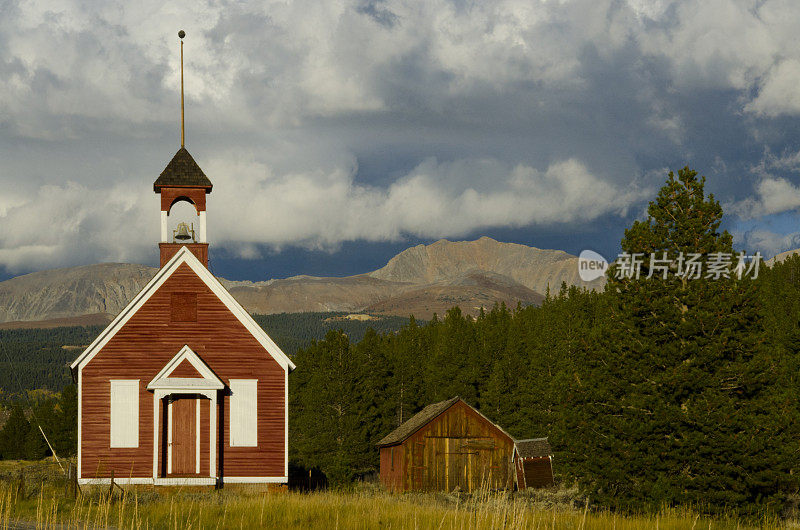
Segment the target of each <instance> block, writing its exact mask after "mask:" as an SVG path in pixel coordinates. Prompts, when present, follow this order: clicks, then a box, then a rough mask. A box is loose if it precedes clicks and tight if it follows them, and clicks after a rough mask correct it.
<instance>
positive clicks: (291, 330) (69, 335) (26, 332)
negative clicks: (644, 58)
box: [0, 313, 408, 395]
mask: <svg viewBox="0 0 800 530" xmlns="http://www.w3.org/2000/svg"><path fill="white" fill-rule="evenodd" d="M346 316H347V314H346V313H280V314H274V315H254V319H255V320H256V322H257V323H258V324H259V325H260V326H261V327H262V328H264V329H265V330H267V333H269V335H270V337H272V339H273V340H274V341H275V342H276V343H277V344H278V345H279V346H280V347H281V349H283V351H284V352H286V353H287V354H288V355H294V353H295V352H296V351H297V350H298V349H299V348H303V347H306V346H308V345H309V344H311V341H312V340H314V339H322V338H323V337H325V333H327V332H328V331H329V330H331V329H340V330H342V331H343V332H344V333H346V334H347V335H348V336H349V337H350V338H351V340H356V341H357V340H361V338H362V337H363V336H364V333H365V332H366V331H367V329H370V328H372V329H374V330H377V331H379V332H392V331H396V330H398V329H400V328H401V327H402V326H403V325H404V324H406V323H407V322H408V319H407V318H401V317H373V319H372V320H364V321H361V320H350V319H348V318H346ZM102 330H103V328H102V327H101V326H88V327H81V326H74V327H62V328H50V329H12V330H0V392H2V393H3V394H6V395H9V394H11V395H16V394H19V393H20V392H21V391H28V390H34V389H45V390H50V391H60V390H61V389H62V388H63V387H64V385H67V384H69V383H70V382H71V381H72V379H71V376H70V373H69V364H70V363H71V362H72V361H73V360H74V359H75V358H76V357H77V356H78V355H79V354H80V352H81V351H82V350H83V348H84V347H86V346H88V345H89V343H90V342H92V341H93V340H94V338H95V337H96V336H97V335H98V334H99V333H100V332H101V331H102Z"/></svg>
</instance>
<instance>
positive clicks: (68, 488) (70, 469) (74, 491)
mask: <svg viewBox="0 0 800 530" xmlns="http://www.w3.org/2000/svg"><path fill="white" fill-rule="evenodd" d="M66 479H67V480H66V481H65V482H64V497H70V496H71V497H72V498H73V499H77V498H78V469H77V468H76V466H75V464H73V463H72V462H70V463H69V464H68V465H67V469H66Z"/></svg>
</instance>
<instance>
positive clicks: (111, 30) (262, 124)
mask: <svg viewBox="0 0 800 530" xmlns="http://www.w3.org/2000/svg"><path fill="white" fill-rule="evenodd" d="M798 20H800V4H797V3H796V2H792V1H790V0H767V1H764V2H759V3H757V4H755V5H754V4H753V3H752V2H746V1H744V0H682V1H670V0H658V1H647V2H645V1H642V0H628V1H627V2H619V1H616V0H569V1H559V2H554V1H545V0H541V1H536V0H534V1H531V0H499V1H497V2H455V1H450V0H430V1H425V2H412V1H408V0H385V1H380V0H332V1H324V2H322V1H318V0H317V1H312V0H299V1H294V2H277V1H275V2H249V1H243V2H234V3H231V2H225V1H221V0H211V1H208V2H204V3H197V2H189V1H188V0H179V1H174V2H163V1H158V2H157V1H153V0H145V1H144V2H137V3H135V4H131V3H124V2H119V1H117V0H110V1H103V2H100V1H98V0H90V1H88V2H87V1H77V0H64V1H60V2H48V1H42V0H31V1H25V2H22V1H14V0H10V1H7V2H5V3H3V4H2V6H0V187H2V188H3V189H6V190H11V191H8V192H4V193H2V194H0V265H6V266H7V267H10V268H12V269H14V270H23V269H25V268H41V267H45V266H53V265H61V264H64V265H66V264H74V263H80V262H91V261H97V260H108V259H113V260H142V259H146V257H148V256H151V255H152V252H151V250H150V249H151V248H152V245H153V244H154V241H155V237H156V233H155V231H156V230H157V223H156V221H157V217H156V216H155V213H156V208H157V206H155V204H156V202H155V198H154V197H153V196H152V192H151V191H150V188H149V184H150V182H152V180H153V179H154V178H155V176H156V175H157V172H158V171H159V170H160V168H161V167H163V165H164V164H165V163H166V162H167V159H164V160H160V159H159V158H160V157H161V156H162V152H163V151H160V150H157V149H156V148H157V147H159V146H160V145H161V144H163V143H164V142H172V141H175V143H176V144H177V142H176V140H177V134H176V132H177V123H178V105H177V91H178V86H179V77H178V71H179V58H178V42H177V38H176V32H177V30H178V29H180V28H183V29H185V30H186V31H187V38H186V72H187V78H186V94H187V129H188V130H187V137H188V139H189V142H188V143H189V146H190V149H191V150H192V152H193V154H194V155H195V156H196V157H197V158H198V161H199V162H200V163H201V166H202V167H203V168H204V169H205V170H206V173H207V174H208V175H209V176H210V177H211V179H212V181H213V182H214V183H215V189H214V194H213V195H212V196H211V197H210V203H209V223H210V226H209V234H210V236H211V238H212V240H214V242H215V244H218V245H220V246H226V247H227V248H230V249H235V250H236V251H237V252H238V253H239V255H241V256H243V257H250V258H252V257H257V256H258V255H259V248H260V247H261V246H263V245H270V246H272V247H276V248H279V247H283V246H287V245H302V246H305V247H309V248H333V247H335V246H336V245H338V244H340V243H341V242H343V241H348V240H367V241H386V240H397V239H399V238H402V237H404V236H405V235H413V236H416V237H421V238H438V237H460V236H465V235H468V234H470V233H473V232H474V231H476V230H480V229H482V228H485V227H525V226H537V227H541V226H550V225H554V224H559V223H578V222H582V221H583V222H590V221H592V220H594V219H597V218H599V217H601V216H605V215H608V214H613V215H618V216H620V218H622V217H626V216H628V215H629V212H628V210H629V209H630V208H635V209H636V211H638V209H639V208H641V205H642V202H643V201H644V200H645V199H646V198H649V197H650V196H651V195H650V194H652V191H653V189H654V185H655V184H657V182H658V180H660V179H663V172H661V173H659V174H658V175H657V176H654V175H653V170H654V169H655V168H662V167H663V166H665V165H670V166H682V165H683V164H684V163H689V162H690V161H691V160H693V158H694V157H695V155H696V153H704V152H708V153H710V155H709V156H710V157H711V158H712V159H715V160H716V159H719V160H721V163H720V164H719V165H718V167H722V168H728V167H729V168H732V169H730V170H728V169H725V170H722V171H721V172H720V173H721V174H722V175H723V178H724V177H725V176H727V174H728V173H729V172H735V171H736V169H735V168H736V163H737V161H735V160H730V159H725V156H726V153H720V151H721V149H720V148H719V147H718V146H717V145H713V141H714V138H716V137H720V139H719V140H717V141H718V142H719V143H722V142H724V141H725V140H726V139H727V137H726V138H721V137H722V136H724V135H725V134H728V132H729V131H731V130H733V131H734V133H735V134H739V136H736V137H735V139H737V140H741V137H742V136H745V135H746V136H747V137H748V139H751V138H761V137H766V136H769V133H770V131H766V133H765V132H764V131H763V130H761V129H759V130H758V131H757V133H756V132H753V131H751V130H750V129H749V127H750V125H751V122H750V121H748V120H753V121H759V120H760V121H759V123H761V122H767V123H769V121H770V120H771V119H773V118H776V117H782V116H786V115H788V116H792V115H795V114H797V113H798V109H800V100H798V98H797V97H796V95H795V93H794V92H795V91H793V90H792V89H793V86H796V85H797V84H798V81H800V66H798V65H800V42H799V41H798V40H797V39H796V29H795V28H796V26H797V24H796V23H797V21H798ZM731 94H732V95H731ZM718 101H722V102H723V104H720V105H719V108H721V109H724V110H721V111H720V110H715V111H714V112H721V113H723V114H711V112H712V111H711V110H708V109H710V108H712V107H713V105H710V104H709V102H711V103H716V102H718ZM726 102H727V104H726ZM703 112H709V115H708V116H705V115H703V114H702V113H703ZM698 114H700V116H698ZM754 118H755V119H754ZM720 122H721V123H722V125H720V126H719V129H717V130H712V131H711V134H707V133H706V129H704V128H703V127H705V126H706V125H707V124H711V125H715V124H716V123H720ZM741 130H744V131H745V132H741ZM734 133H731V135H732V137H733V135H734ZM707 136H708V137H711V140H707V139H706V137H707ZM698 139H699V140H698ZM704 141H705V142H707V143H703V142H704ZM787 141H790V140H787ZM195 146H198V147H199V148H198V149H195ZM175 147H177V145H175ZM734 151H736V154H735V155H730V153H728V156H741V155H739V151H742V150H739V149H737V148H736V147H733V148H731V152H734ZM738 163H739V167H741V166H742V164H743V163H742V162H741V160H739V161H738ZM775 163H777V162H775ZM785 163H786V164H791V163H792V162H791V161H790V160H789V159H788V158H787V159H786V162H785ZM744 165H750V164H747V163H744ZM365 168H367V169H365ZM698 169H699V170H700V171H701V172H703V171H702V170H703V168H702V167H700V168H698ZM771 171H772V170H771ZM749 177H751V176H748V178H749ZM753 183H755V187H754V189H755V197H753V198H751V199H749V200H741V199H740V200H739V201H738V202H737V203H736V204H735V206H734V209H736V210H737V211H738V212H739V213H740V214H742V215H744V216H758V215H765V214H769V213H771V212H778V211H782V209H783V210H785V209H792V208H797V207H798V205H799V204H798V187H797V185H796V184H795V183H794V181H793V180H792V179H791V178H790V177H789V176H783V175H777V176H776V175H773V174H772V173H770V174H756V176H755V177H754V178H749V180H745V181H743V182H740V183H738V184H736V189H735V190H733V191H732V192H731V193H732V195H735V196H737V197H741V196H742V194H744V193H749V192H751V191H752V189H751V188H752V187H753ZM720 187H724V184H723V185H721V186H720ZM722 198H723V199H725V197H722ZM151 218H152V219H153V221H152V223H150V222H149V221H147V219H151ZM620 230H621V229H620Z"/></svg>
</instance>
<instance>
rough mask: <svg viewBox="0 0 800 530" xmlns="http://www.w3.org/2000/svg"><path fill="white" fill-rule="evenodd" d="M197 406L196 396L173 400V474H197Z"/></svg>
mask: <svg viewBox="0 0 800 530" xmlns="http://www.w3.org/2000/svg"><path fill="white" fill-rule="evenodd" d="M197 406H198V400H197V399H196V398H194V397H179V398H176V399H175V400H174V401H173V402H172V440H171V442H172V445H171V448H172V474H173V475H196V474H197V428H198V425H197Z"/></svg>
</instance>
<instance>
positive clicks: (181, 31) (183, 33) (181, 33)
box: [178, 30, 186, 39]
mask: <svg viewBox="0 0 800 530" xmlns="http://www.w3.org/2000/svg"><path fill="white" fill-rule="evenodd" d="M185 36H186V32H185V31H183V30H180V31H179V32H178V38H179V39H182V38H184V37H185Z"/></svg>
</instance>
